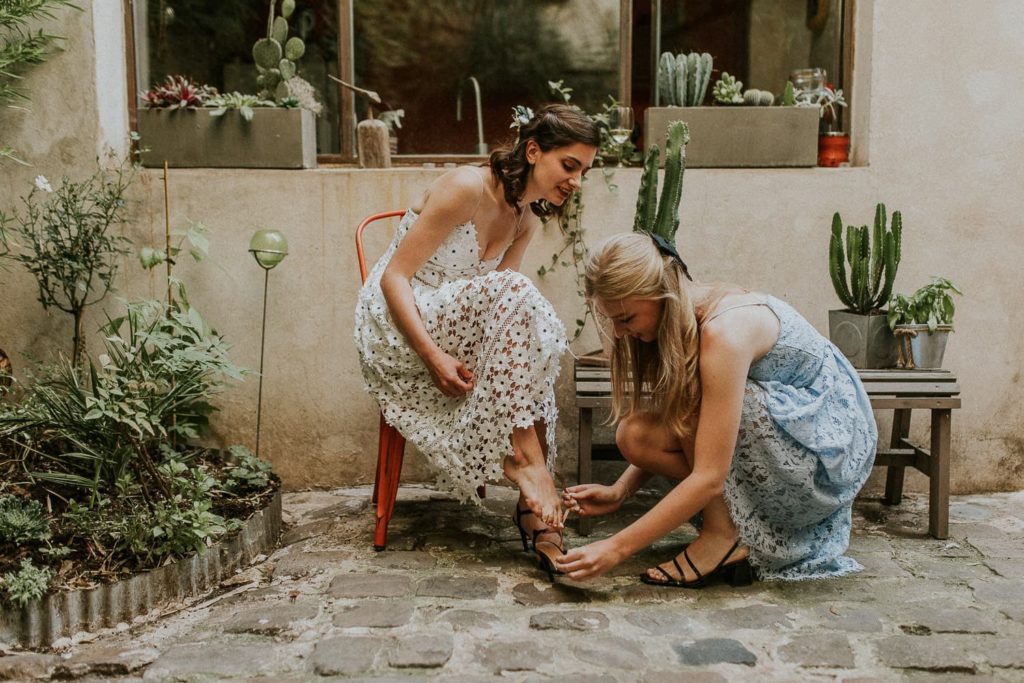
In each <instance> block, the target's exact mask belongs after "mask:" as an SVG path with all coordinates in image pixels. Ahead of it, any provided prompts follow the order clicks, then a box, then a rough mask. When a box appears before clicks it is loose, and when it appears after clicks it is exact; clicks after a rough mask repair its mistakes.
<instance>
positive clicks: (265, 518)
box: [0, 491, 281, 647]
mask: <svg viewBox="0 0 1024 683" xmlns="http://www.w3.org/2000/svg"><path fill="white" fill-rule="evenodd" d="M280 535H281V493H280V491H279V492H277V493H276V494H274V497H273V499H271V501H270V504H268V505H267V507H265V508H263V509H262V510H260V511H259V512H257V513H255V514H254V515H253V516H252V517H250V518H249V520H248V521H246V523H245V526H244V527H242V529H241V530H240V531H239V532H238V533H236V534H235V535H234V536H232V537H230V538H227V539H225V540H223V541H221V542H219V543H216V544H215V545H214V546H213V547H211V548H207V549H206V552H204V553H202V554H195V555H192V556H191V557H187V558H184V559H181V560H178V561H177V562H174V563H172V564H167V565H164V566H162V567H158V568H157V569H153V570H150V571H148V572H145V573H142V574H137V575H135V576H133V577H131V578H129V579H124V580H122V581H115V582H113V583H106V584H103V585H100V586H97V587H96V588H90V589H87V590H77V591H69V592H66V593H56V594H52V595H47V596H46V597H45V598H43V599H41V600H36V601H35V602H32V603H30V604H29V605H28V606H26V607H24V608H20V609H10V608H5V609H4V610H2V611H0V642H11V643H18V644H20V645H21V646H23V647H45V646H48V645H50V644H52V643H53V641H55V640H57V639H58V638H62V637H65V636H71V635H74V634H75V633H77V632H78V631H93V630H96V629H99V628H104V627H108V628H109V627H112V626H116V625H117V624H118V623H120V622H130V621H131V620H132V619H133V618H135V617H137V616H139V615H142V614H146V613H148V612H149V611H150V610H152V609H153V608H154V607H158V606H160V605H162V604H165V603H169V602H171V601H174V600H182V599H187V598H190V597H194V596H197V595H200V594H202V593H204V592H206V591H208V590H210V589H212V588H214V587H216V586H217V585H218V584H219V583H220V582H221V581H222V580H224V579H225V578H227V577H228V576H231V575H232V574H234V571H235V569H236V568H238V567H243V566H245V565H247V564H249V563H251V562H252V560H253V558H255V557H256V556H257V555H261V554H266V553H267V552H268V551H269V550H270V549H271V548H273V547H274V546H275V545H276V544H277V539H278V537H279V536H280Z"/></svg>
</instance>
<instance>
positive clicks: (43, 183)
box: [36, 175, 53, 192]
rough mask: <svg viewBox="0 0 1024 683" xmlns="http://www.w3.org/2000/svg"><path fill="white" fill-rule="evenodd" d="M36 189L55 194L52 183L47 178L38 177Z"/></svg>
mask: <svg viewBox="0 0 1024 683" xmlns="http://www.w3.org/2000/svg"><path fill="white" fill-rule="evenodd" d="M36 187H38V188H39V189H40V190H42V191H43V192H53V187H52V186H51V185H50V181H49V180H47V179H46V176H41V175H37V176H36Z"/></svg>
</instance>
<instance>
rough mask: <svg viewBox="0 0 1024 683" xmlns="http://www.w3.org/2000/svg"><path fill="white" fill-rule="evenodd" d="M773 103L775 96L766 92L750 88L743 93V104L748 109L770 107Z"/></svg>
mask: <svg viewBox="0 0 1024 683" xmlns="http://www.w3.org/2000/svg"><path fill="white" fill-rule="evenodd" d="M774 102H775V95H773V94H771V93H770V92H768V91H767V90H758V89H757V88H751V89H750V90H747V91H744V93H743V104H745V105H747V106H749V107H770V106H772V104H774Z"/></svg>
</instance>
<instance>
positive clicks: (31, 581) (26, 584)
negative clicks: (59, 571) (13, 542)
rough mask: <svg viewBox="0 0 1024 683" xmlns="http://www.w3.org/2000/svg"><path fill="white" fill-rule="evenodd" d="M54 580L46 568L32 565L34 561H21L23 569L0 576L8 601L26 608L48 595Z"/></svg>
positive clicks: (1, 586)
mask: <svg viewBox="0 0 1024 683" xmlns="http://www.w3.org/2000/svg"><path fill="white" fill-rule="evenodd" d="M52 579H53V572H51V571H50V570H49V569H46V568H45V567H44V568H42V569H40V568H37V567H35V566H33V565H32V560H30V559H28V558H25V559H23V560H22V561H21V569H19V570H18V571H17V572H8V573H7V574H4V575H3V576H0V588H2V589H3V591H4V592H5V593H6V596H5V597H6V598H7V600H8V601H9V602H10V603H11V604H13V605H15V606H17V607H25V606H26V605H27V604H28V603H30V602H32V601H33V600H38V599H39V598H41V597H43V596H44V595H46V591H47V589H49V587H50V581H51V580H52Z"/></svg>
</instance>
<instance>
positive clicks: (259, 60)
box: [252, 0, 306, 101]
mask: <svg viewBox="0 0 1024 683" xmlns="http://www.w3.org/2000/svg"><path fill="white" fill-rule="evenodd" d="M277 2H278V0H270V13H269V15H268V16H267V37H266V38H260V39H259V40H257V41H256V44H255V45H253V46H252V58H253V61H254V62H255V63H256V71H258V72H259V75H258V76H257V77H256V83H257V85H259V86H260V88H261V90H260V93H259V96H260V98H261V99H265V100H269V99H276V100H278V101H280V100H283V99H285V98H286V97H289V96H290V94H291V91H290V90H289V89H288V81H289V80H291V79H292V78H294V77H295V74H296V71H297V67H296V66H295V62H297V61H298V60H299V59H301V58H302V55H304V54H305V53H306V44H305V43H304V42H303V40H302V38H299V37H298V36H292V37H291V38H289V37H288V19H289V18H290V17H291V16H292V13H293V12H294V11H295V0H281V16H275V7H276V6H277Z"/></svg>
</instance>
